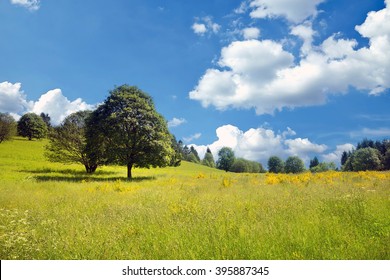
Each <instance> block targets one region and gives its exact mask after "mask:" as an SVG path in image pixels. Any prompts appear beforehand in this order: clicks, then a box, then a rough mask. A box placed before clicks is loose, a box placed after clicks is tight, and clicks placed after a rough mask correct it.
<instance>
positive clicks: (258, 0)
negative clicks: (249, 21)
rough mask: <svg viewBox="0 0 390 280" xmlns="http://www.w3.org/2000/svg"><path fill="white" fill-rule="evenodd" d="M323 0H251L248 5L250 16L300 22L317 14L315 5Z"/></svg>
mask: <svg viewBox="0 0 390 280" xmlns="http://www.w3.org/2000/svg"><path fill="white" fill-rule="evenodd" d="M322 2H325V0H253V1H252V2H251V3H250V7H251V8H253V10H252V12H251V13H250V15H251V17H252V18H275V17H284V18H286V19H287V20H288V21H290V22H293V23H300V22H302V21H304V20H305V19H307V18H309V17H314V16H316V15H317V6H318V5H319V4H320V3H322Z"/></svg>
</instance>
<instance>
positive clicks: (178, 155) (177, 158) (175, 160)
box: [169, 134, 183, 167]
mask: <svg viewBox="0 0 390 280" xmlns="http://www.w3.org/2000/svg"><path fill="white" fill-rule="evenodd" d="M171 142H172V149H173V151H174V154H173V155H172V157H171V161H170V163H169V166H174V167H177V166H180V164H181V159H182V149H183V146H182V145H183V143H180V142H181V141H179V142H177V140H176V137H175V136H174V135H173V134H171Z"/></svg>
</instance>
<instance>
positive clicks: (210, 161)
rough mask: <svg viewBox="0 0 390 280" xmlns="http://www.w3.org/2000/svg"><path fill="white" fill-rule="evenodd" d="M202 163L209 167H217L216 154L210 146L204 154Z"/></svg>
mask: <svg viewBox="0 0 390 280" xmlns="http://www.w3.org/2000/svg"><path fill="white" fill-rule="evenodd" d="M202 164H203V165H206V166H208V167H212V168H215V161H214V156H213V154H212V153H211V150H210V149H209V148H207V151H206V154H205V155H204V158H203V160H202Z"/></svg>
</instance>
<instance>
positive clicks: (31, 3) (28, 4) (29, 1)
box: [11, 0, 40, 11]
mask: <svg viewBox="0 0 390 280" xmlns="http://www.w3.org/2000/svg"><path fill="white" fill-rule="evenodd" d="M11 4H14V5H17V6H21V7H23V8H26V9H28V10H30V11H37V10H39V8H40V1H39V0H11Z"/></svg>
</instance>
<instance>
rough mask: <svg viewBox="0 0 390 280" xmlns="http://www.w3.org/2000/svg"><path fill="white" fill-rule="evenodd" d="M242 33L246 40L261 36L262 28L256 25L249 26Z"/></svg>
mask: <svg viewBox="0 0 390 280" xmlns="http://www.w3.org/2000/svg"><path fill="white" fill-rule="evenodd" d="M242 35H243V36H244V39H245V40H250V39H257V38H259V36H260V29H258V28H256V27H248V28H244V29H243V30H242Z"/></svg>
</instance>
